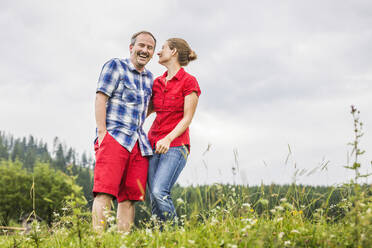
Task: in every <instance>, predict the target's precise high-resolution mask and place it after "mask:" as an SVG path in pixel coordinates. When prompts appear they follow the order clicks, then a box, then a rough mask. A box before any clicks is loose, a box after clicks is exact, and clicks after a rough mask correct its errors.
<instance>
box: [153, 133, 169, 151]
mask: <svg viewBox="0 0 372 248" xmlns="http://www.w3.org/2000/svg"><path fill="white" fill-rule="evenodd" d="M171 142H172V140H171V139H170V138H168V137H164V138H162V139H161V140H159V141H158V142H157V143H156V149H155V153H159V154H164V153H167V151H168V150H169V146H170V143H171Z"/></svg>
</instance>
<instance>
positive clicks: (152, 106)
mask: <svg viewBox="0 0 372 248" xmlns="http://www.w3.org/2000/svg"><path fill="white" fill-rule="evenodd" d="M152 113H154V105H153V104H152V97H151V99H150V102H149V106H147V114H146V118H147V117H149V115H151V114H152Z"/></svg>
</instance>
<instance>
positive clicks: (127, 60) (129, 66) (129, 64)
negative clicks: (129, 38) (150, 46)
mask: <svg viewBox="0 0 372 248" xmlns="http://www.w3.org/2000/svg"><path fill="white" fill-rule="evenodd" d="M124 62H125V64H127V66H128V68H129V70H131V71H132V72H137V73H139V74H142V75H147V74H148V72H149V71H148V70H147V69H146V67H145V69H144V70H143V71H142V72H139V71H137V69H136V67H134V65H133V63H132V61H131V60H130V59H129V58H126V59H124Z"/></svg>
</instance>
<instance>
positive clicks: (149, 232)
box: [146, 228, 152, 237]
mask: <svg viewBox="0 0 372 248" xmlns="http://www.w3.org/2000/svg"><path fill="white" fill-rule="evenodd" d="M146 235H148V236H150V237H152V231H151V229H149V228H146Z"/></svg>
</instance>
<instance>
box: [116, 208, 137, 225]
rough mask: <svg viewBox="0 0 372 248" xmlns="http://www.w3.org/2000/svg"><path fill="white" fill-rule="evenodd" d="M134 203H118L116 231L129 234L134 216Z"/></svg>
mask: <svg viewBox="0 0 372 248" xmlns="http://www.w3.org/2000/svg"><path fill="white" fill-rule="evenodd" d="M134 203H135V202H134V201H123V202H120V203H118V212H117V223H118V230H119V231H123V232H129V231H130V229H131V227H132V225H133V223H134V216H135V206H134Z"/></svg>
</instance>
